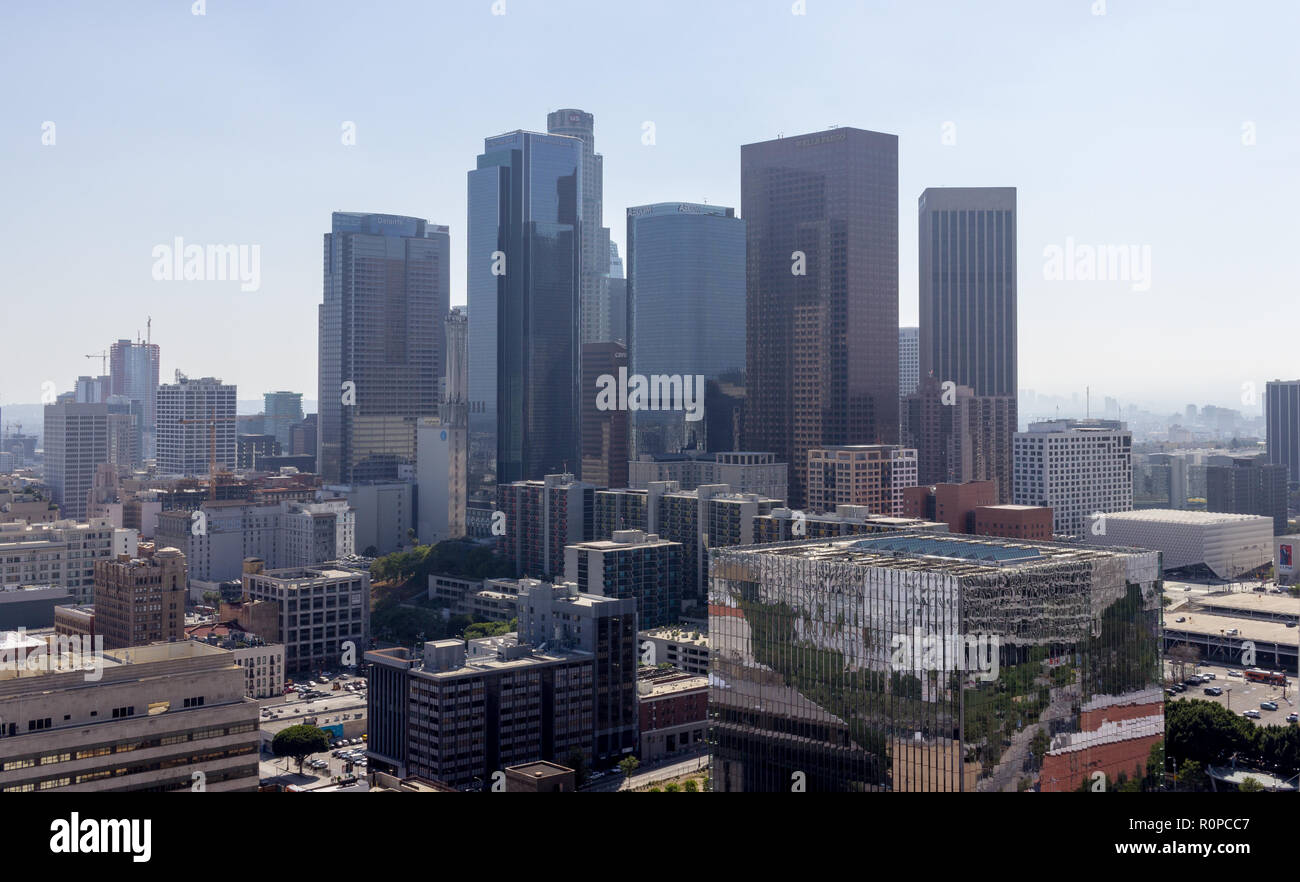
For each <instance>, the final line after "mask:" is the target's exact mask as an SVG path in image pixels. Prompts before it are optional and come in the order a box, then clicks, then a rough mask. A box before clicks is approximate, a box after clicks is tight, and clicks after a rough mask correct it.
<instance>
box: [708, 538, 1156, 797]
mask: <svg viewBox="0 0 1300 882" xmlns="http://www.w3.org/2000/svg"><path fill="white" fill-rule="evenodd" d="M710 554H711V556H712V557H711V566H710V576H711V584H710V589H709V641H710V647H711V648H710V652H711V659H710V669H709V673H710V689H709V717H710V740H711V742H712V747H713V774H712V782H713V787H714V789H715V790H720V791H789V790H792V789H793V790H801V789H802V790H808V791H815V790H816V791H859V792H862V791H1013V792H1014V791H1020V790H1038V791H1074V790H1079V789H1081V788H1090V789H1091V788H1093V787H1095V785H1096V783H1097V782H1098V781H1099V780H1100V781H1103V782H1104V786H1105V787H1106V789H1108V790H1109V789H1115V788H1116V787H1117V786H1118V785H1119V784H1120V783H1122V782H1123V781H1124V780H1125V779H1133V778H1141V779H1145V778H1147V777H1148V776H1155V775H1158V774H1159V773H1160V771H1161V770H1160V769H1158V768H1153V766H1158V763H1159V760H1158V759H1156V760H1153V756H1156V757H1158V756H1160V754H1159V751H1157V750H1154V749H1155V748H1156V747H1157V746H1158V745H1159V743H1160V742H1161V740H1162V739H1163V737H1164V693H1163V691H1162V689H1161V684H1160V680H1161V655H1160V585H1161V570H1160V554H1159V553H1158V552H1154V551H1142V550H1133V549H1107V548H1083V547H1079V546H1074V545H1065V544H1055V543H1050V542H1029V541H1020V540H1007V539H994V538H989V537H984V536H961V535H945V534H934V533H916V532H906V531H899V532H894V533H887V534H882V535H877V536H871V537H866V538H863V537H844V538H842V539H831V540H829V541H827V540H814V541H799V542H789V543H782V544H777V545H759V546H750V547H733V548H715V549H712V550H711V552H710ZM1097 773H1100V774H1101V776H1104V777H1101V778H1099V777H1098V776H1097Z"/></svg>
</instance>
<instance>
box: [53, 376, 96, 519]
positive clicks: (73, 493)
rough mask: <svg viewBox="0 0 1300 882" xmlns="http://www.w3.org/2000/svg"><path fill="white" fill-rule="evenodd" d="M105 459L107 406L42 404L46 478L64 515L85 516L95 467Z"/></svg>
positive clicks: (66, 403)
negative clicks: (43, 408) (43, 409)
mask: <svg viewBox="0 0 1300 882" xmlns="http://www.w3.org/2000/svg"><path fill="white" fill-rule="evenodd" d="M108 458H109V445H108V405H106V404H77V403H75V402H72V401H67V400H63V401H60V402H58V403H57V404H47V405H46V406H45V481H46V483H47V484H49V486H50V496H51V501H53V502H54V503H55V504H56V505H58V506H59V511H60V512H61V513H62V515H63V517H65V518H72V519H75V520H84V519H85V517H86V501H87V496H86V495H87V494H88V493H89V492H90V488H91V486H92V484H93V483H94V480H95V469H96V467H97V466H99V465H100V463H105V462H108Z"/></svg>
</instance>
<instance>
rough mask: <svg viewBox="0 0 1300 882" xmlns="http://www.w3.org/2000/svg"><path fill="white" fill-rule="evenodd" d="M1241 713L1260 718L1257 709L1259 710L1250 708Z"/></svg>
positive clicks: (1244, 715)
mask: <svg viewBox="0 0 1300 882" xmlns="http://www.w3.org/2000/svg"><path fill="white" fill-rule="evenodd" d="M1241 715H1242V716H1243V717H1250V718H1251V719H1252V720H1258V719H1259V711H1257V710H1248V711H1243V712H1242V714H1241Z"/></svg>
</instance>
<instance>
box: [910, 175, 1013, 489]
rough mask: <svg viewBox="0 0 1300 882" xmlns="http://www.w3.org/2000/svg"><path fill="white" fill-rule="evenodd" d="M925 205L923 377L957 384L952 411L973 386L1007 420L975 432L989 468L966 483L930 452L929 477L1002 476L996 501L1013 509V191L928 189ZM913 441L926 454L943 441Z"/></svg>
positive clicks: (921, 235)
mask: <svg viewBox="0 0 1300 882" xmlns="http://www.w3.org/2000/svg"><path fill="white" fill-rule="evenodd" d="M918 207H919V218H920V228H919V238H918V255H919V280H920V289H921V303H920V307H921V326H920V343H919V350H920V352H919V355H920V379H921V381H922V382H923V383H924V382H927V381H933V382H935V383H938V384H939V385H940V387H942V386H943V384H945V383H951V384H952V386H949V387H947V389H948V394H947V398H946V400H944V402H943V403H944V404H945V405H952V404H953V403H954V402H953V387H963V386H964V387H969V390H970V392H971V393H972V394H973V395H974V398H975V401H976V402H977V403H979V404H981V405H982V406H984V407H987V408H991V409H993V410H995V411H996V412H997V414H998V415H999V417H1004V418H1003V419H999V420H997V421H996V424H995V422H994V421H989V422H988V423H987V424H986V425H983V426H980V425H977V426H973V427H971V428H972V429H973V430H974V432H975V433H976V434H980V433H983V434H985V435H987V441H988V444H987V445H986V449H985V450H984V451H983V453H982V454H981V456H982V457H983V458H984V459H985V460H986V465H985V466H983V467H981V468H977V469H976V472H977V474H976V476H975V477H971V478H965V477H959V474H960V473H961V472H962V471H963V469H962V468H961V467H960V464H958V463H947V464H946V466H940V465H939V464H937V463H932V462H931V463H927V462H926V461H925V458H926V457H925V454H924V453H922V463H921V467H922V471H926V470H931V471H934V470H939V471H947V472H948V475H947V477H940V478H931V479H930V480H988V479H994V478H996V479H997V480H998V501H1000V502H1010V500H1011V493H1012V488H1011V482H1010V478H1011V474H1012V468H1011V461H1012V456H1013V454H1012V442H1011V437H1012V435H1013V433H1014V432H1015V431H1016V428H1017V408H1016V403H1017V402H1016V364H1017V362H1016V345H1017V344H1016V189H1015V188H1014V187H940V188H935V187H931V188H929V189H927V190H925V191H924V192H923V193H922V194H921V198H920V200H919V202H918ZM1008 408H1009V413H1008V412H1007V409H1008ZM930 425H934V424H933V423H931V424H930ZM913 440H914V443H916V444H917V446H918V448H920V449H922V450H926V449H933V448H934V447H935V446H936V443H937V442H935V441H934V440H933V439H923V438H915V439H913ZM967 465H969V464H967ZM954 467H956V468H955V470H954ZM922 480H923V481H924V480H926V479H925V478H922Z"/></svg>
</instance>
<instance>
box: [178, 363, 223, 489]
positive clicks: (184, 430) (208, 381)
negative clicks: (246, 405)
mask: <svg viewBox="0 0 1300 882" xmlns="http://www.w3.org/2000/svg"><path fill="white" fill-rule="evenodd" d="M214 444H215V445H216V446H215V451H216V452H215V456H213V455H211V451H212V450H213V449H214V448H213V445H214ZM214 459H215V463H216V466H217V468H218V469H223V468H225V469H234V468H235V466H236V465H237V463H238V445H237V443H236V427H235V386H234V384H229V385H227V384H225V383H222V382H221V381H220V380H218V379H215V378H213V377H203V378H202V379H199V380H191V379H190V378H189V377H186V376H185V375H184V374H182V373H180V372H179V371H177V373H176V382H175V383H164V384H163V385H161V386H159V387H158V471H159V472H160V473H162V474H164V475H206V474H208V473H209V471H210V470H211V468H212V464H213V461H214Z"/></svg>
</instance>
